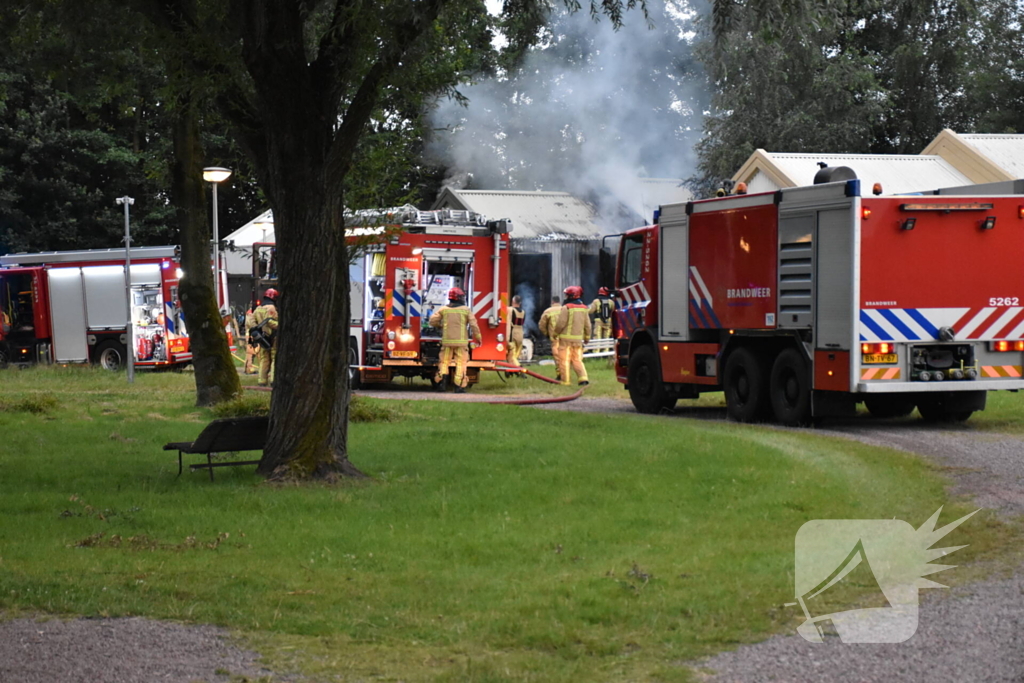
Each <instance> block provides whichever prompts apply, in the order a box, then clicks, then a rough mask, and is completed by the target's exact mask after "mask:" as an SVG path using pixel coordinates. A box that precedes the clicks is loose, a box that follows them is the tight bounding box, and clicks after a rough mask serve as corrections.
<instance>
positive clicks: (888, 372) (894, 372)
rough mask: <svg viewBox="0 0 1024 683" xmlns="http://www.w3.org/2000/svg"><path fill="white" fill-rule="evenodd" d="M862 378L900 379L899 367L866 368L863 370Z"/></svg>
mask: <svg viewBox="0 0 1024 683" xmlns="http://www.w3.org/2000/svg"><path fill="white" fill-rule="evenodd" d="M860 378H861V379H899V378H900V369H899V368H866V369H864V370H861V373H860Z"/></svg>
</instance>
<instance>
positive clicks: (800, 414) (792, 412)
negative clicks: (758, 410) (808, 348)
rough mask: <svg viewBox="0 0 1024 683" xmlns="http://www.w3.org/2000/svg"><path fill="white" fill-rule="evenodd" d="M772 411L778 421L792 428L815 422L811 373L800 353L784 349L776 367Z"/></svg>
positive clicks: (774, 367)
mask: <svg viewBox="0 0 1024 683" xmlns="http://www.w3.org/2000/svg"><path fill="white" fill-rule="evenodd" d="M771 396H772V411H773V412H774V413H775V419H776V420H777V421H778V422H779V423H780V424H784V425H786V426H788V427H799V426H802V425H806V424H809V423H810V421H811V373H810V372H809V371H808V369H807V362H806V361H805V360H804V357H803V356H801V355H800V352H799V351H798V350H796V349H794V348H792V347H790V348H788V349H784V350H783V351H782V353H780V354H779V357H778V358H776V359H775V363H774V364H773V365H772V381H771Z"/></svg>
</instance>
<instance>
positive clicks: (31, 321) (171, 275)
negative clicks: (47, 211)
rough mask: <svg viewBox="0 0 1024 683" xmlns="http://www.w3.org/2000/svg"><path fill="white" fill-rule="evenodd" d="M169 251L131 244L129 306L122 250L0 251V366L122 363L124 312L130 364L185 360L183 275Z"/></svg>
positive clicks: (109, 365)
mask: <svg viewBox="0 0 1024 683" xmlns="http://www.w3.org/2000/svg"><path fill="white" fill-rule="evenodd" d="M176 251H177V248H176V247H140V248H135V249H132V251H131V288H130V291H131V302H130V305H129V301H128V287H127V283H126V282H125V272H124V271H125V250H124V249H95V250H84V251H55V252H47V253H38V254H8V255H6V256H0V365H2V364H5V363H7V362H12V363H90V362H91V363H94V364H97V365H100V366H102V367H105V368H108V369H117V368H120V367H123V366H124V364H125V363H126V361H127V359H128V338H129V335H128V326H127V325H128V323H127V321H128V320H129V316H130V320H131V324H132V326H133V332H134V339H135V348H134V349H133V351H134V359H135V364H136V366H138V367H157V366H170V365H180V364H184V363H188V362H190V361H191V360H192V354H191V353H190V351H189V340H188V336H187V334H186V330H185V323H184V319H183V317H182V314H181V309H180V307H179V305H178V280H179V279H180V278H181V275H182V273H181V269H180V267H179V263H178V258H177V256H176Z"/></svg>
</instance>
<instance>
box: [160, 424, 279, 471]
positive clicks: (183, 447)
mask: <svg viewBox="0 0 1024 683" xmlns="http://www.w3.org/2000/svg"><path fill="white" fill-rule="evenodd" d="M269 424H270V423H269V418H267V417H227V418H223V419H220V420H214V421H213V422H211V423H210V424H208V425H206V427H205V428H204V429H203V431H202V432H200V433H199V436H197V437H196V440H195V441H182V442H178V443H169V444H165V445H164V450H165V451H175V450H176V451H178V476H179V477H180V476H181V470H182V462H181V454H182V453H198V454H202V453H205V454H206V462H205V463H199V464H196V465H189V470H191V471H193V472H194V471H195V470H202V469H206V470H209V471H210V481H213V468H214V467H231V466H234V465H256V464H259V462H260V461H259V460H232V461H230V462H214V461H213V456H214V454H218V453H238V452H241V451H262V450H263V447H264V445H266V443H267V429H268V427H269Z"/></svg>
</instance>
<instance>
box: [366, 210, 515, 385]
mask: <svg viewBox="0 0 1024 683" xmlns="http://www.w3.org/2000/svg"><path fill="white" fill-rule="evenodd" d="M347 222H348V224H349V226H350V227H349V228H348V229H347V232H348V236H349V245H350V247H351V248H354V249H355V251H356V257H355V258H354V260H353V261H352V264H351V266H350V271H349V277H350V280H351V287H352V298H351V311H352V316H351V317H352V320H351V327H350V330H351V338H350V340H349V341H350V352H349V357H350V364H351V366H352V368H353V375H352V378H353V384H354V385H356V386H358V385H359V384H360V383H375V382H390V381H391V380H392V379H393V378H395V377H422V378H425V379H429V380H431V381H433V378H434V373H435V372H436V371H437V363H438V360H439V358H440V353H441V330H439V329H436V328H433V327H431V326H430V324H429V320H430V315H431V313H433V312H434V311H435V310H437V309H438V308H440V307H441V306H444V305H445V304H447V303H448V291H449V290H450V289H451V288H452V287H459V288H461V289H462V290H463V291H465V292H466V304H467V305H468V306H470V307H471V308H472V310H473V313H474V314H475V315H476V317H477V321H478V322H479V324H480V331H481V333H482V336H483V343H482V344H480V345H479V346H477V347H476V348H473V349H472V352H471V357H470V358H471V359H470V361H469V369H468V375H469V381H470V382H476V381H477V380H478V378H479V374H480V370H481V368H494V367H496V361H503V360H505V357H506V354H507V347H506V344H507V343H508V342H507V340H506V334H507V331H506V321H507V309H508V289H509V287H508V284H509V239H508V238H509V236H508V233H509V232H510V230H511V222H510V221H507V220H498V221H488V220H486V219H485V218H484V217H483V216H480V215H479V214H476V213H474V212H470V211H458V210H452V209H445V210H441V211H418V210H417V209H416V208H415V207H411V206H407V207H402V208H399V209H388V210H382V211H361V212H356V213H354V214H352V215H350V216H348V217H347ZM375 236H379V237H375Z"/></svg>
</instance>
